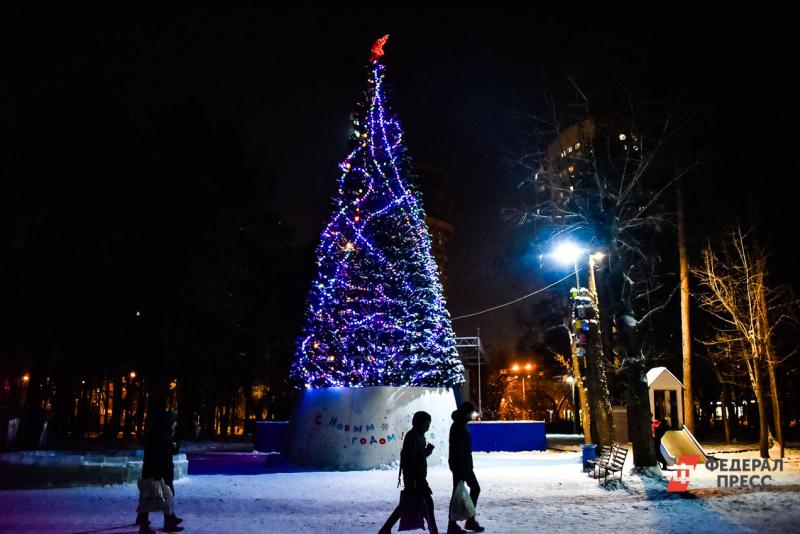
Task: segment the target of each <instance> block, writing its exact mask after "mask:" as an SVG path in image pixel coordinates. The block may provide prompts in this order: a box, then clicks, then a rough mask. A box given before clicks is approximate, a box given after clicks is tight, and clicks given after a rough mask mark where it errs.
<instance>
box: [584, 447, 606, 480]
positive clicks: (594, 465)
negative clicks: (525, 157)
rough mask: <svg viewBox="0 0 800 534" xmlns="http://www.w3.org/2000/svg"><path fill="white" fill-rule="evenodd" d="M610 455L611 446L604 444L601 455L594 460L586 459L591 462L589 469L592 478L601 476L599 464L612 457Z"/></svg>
mask: <svg viewBox="0 0 800 534" xmlns="http://www.w3.org/2000/svg"><path fill="white" fill-rule="evenodd" d="M610 457H611V447H609V446H608V445H603V446H602V447H601V448H600V456H598V457H597V458H596V459H594V460H586V463H587V464H589V466H590V469H589V471H588V473H589V476H590V477H592V478H598V477H599V471H598V468H597V466H598V464H604V463H606V462H607V461H608V460H609V459H610Z"/></svg>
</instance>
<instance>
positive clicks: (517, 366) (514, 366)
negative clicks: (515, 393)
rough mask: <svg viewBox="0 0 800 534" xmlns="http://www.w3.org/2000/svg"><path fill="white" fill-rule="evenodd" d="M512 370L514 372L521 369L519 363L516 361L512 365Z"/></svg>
mask: <svg viewBox="0 0 800 534" xmlns="http://www.w3.org/2000/svg"><path fill="white" fill-rule="evenodd" d="M511 370H512V371H514V372H516V371H519V365H517V364H516V363H515V364H514V365H512V366H511Z"/></svg>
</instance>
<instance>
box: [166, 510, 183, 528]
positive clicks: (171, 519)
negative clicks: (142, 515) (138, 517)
mask: <svg viewBox="0 0 800 534" xmlns="http://www.w3.org/2000/svg"><path fill="white" fill-rule="evenodd" d="M181 521H183V519H179V518H178V516H176V515H175V514H172V515H167V516H164V532H180V531H182V530H183V527H179V526H178V523H180V522H181Z"/></svg>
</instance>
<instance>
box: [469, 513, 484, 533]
mask: <svg viewBox="0 0 800 534" xmlns="http://www.w3.org/2000/svg"><path fill="white" fill-rule="evenodd" d="M464 528H465V529H466V530H469V531H472V532H483V531H484V530H486V529H485V528H483V527H482V526H481V525H480V523H478V521H477V520H476V519H475V516H474V515H473V516H472V517H470V518H469V519H467V522H466V523H464Z"/></svg>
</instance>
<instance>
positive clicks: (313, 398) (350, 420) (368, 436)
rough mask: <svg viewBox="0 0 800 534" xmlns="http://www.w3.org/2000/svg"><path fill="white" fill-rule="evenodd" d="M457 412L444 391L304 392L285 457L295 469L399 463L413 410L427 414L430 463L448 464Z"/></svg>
mask: <svg viewBox="0 0 800 534" xmlns="http://www.w3.org/2000/svg"><path fill="white" fill-rule="evenodd" d="M455 409H456V401H455V396H454V395H453V390H451V389H447V388H421V387H390V386H376V387H365V388H323V389H307V390H304V391H303V392H302V393H301V396H300V399H299V401H298V403H297V406H296V408H295V412H294V414H293V416H292V418H291V422H290V427H289V439H288V443H287V454H288V455H289V458H290V459H291V460H292V461H293V462H294V463H296V464H298V465H308V466H316V467H325V468H329V469H342V470H355V469H373V468H376V467H380V466H382V465H387V464H391V463H392V462H395V461H399V460H400V449H401V448H402V445H403V438H404V437H405V434H406V432H408V431H409V429H411V418H412V416H413V415H414V412H417V411H420V410H423V411H426V412H428V413H429V414H431V417H432V421H431V428H430V430H429V431H428V432H427V433H426V434H425V436H426V438H427V440H428V443H432V444H433V445H434V446H435V447H436V448H435V449H434V451H433V454H432V455H431V456H430V457H429V458H428V465H436V464H438V463H440V462H441V461H442V460H444V461H445V462H446V461H447V451H448V437H449V432H450V424H451V423H452V419H451V418H450V415H451V414H452V413H453V411H454V410H455Z"/></svg>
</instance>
